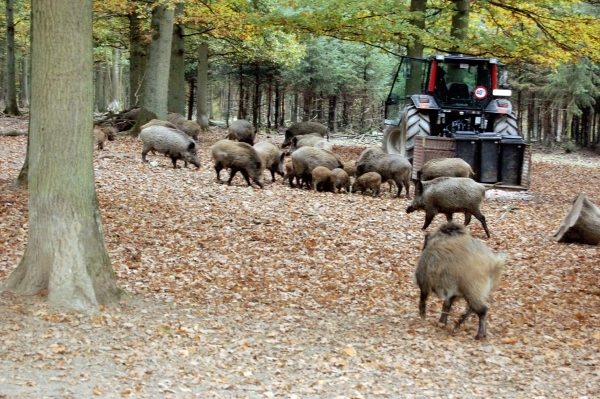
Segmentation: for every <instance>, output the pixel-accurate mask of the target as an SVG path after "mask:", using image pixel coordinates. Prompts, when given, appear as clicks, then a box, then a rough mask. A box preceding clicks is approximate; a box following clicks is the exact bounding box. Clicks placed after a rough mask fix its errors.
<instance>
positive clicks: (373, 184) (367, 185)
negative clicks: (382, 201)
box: [352, 172, 381, 197]
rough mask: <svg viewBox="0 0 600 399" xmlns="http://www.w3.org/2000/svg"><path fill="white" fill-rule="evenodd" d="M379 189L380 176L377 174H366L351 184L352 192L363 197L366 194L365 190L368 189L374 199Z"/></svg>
mask: <svg viewBox="0 0 600 399" xmlns="http://www.w3.org/2000/svg"><path fill="white" fill-rule="evenodd" d="M380 187H381V175H380V174H379V173H377V172H367V173H365V174H363V175H360V176H358V177H357V178H356V180H355V181H354V183H353V184H352V192H353V193H355V192H357V191H360V192H362V194H363V195H365V194H366V193H367V190H369V189H370V190H371V191H372V193H373V194H372V195H373V197H376V196H378V195H379V190H380Z"/></svg>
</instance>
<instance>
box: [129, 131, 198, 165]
mask: <svg viewBox="0 0 600 399" xmlns="http://www.w3.org/2000/svg"><path fill="white" fill-rule="evenodd" d="M138 140H139V141H141V142H142V143H143V144H144V148H143V149H142V161H144V162H148V161H147V160H146V154H148V152H150V151H157V152H160V153H162V154H165V155H167V156H169V157H171V161H172V162H173V167H174V168H177V160H179V159H181V160H183V161H184V163H185V166H186V167H187V163H188V162H190V163H192V164H193V165H195V166H196V167H197V168H198V169H199V168H200V159H198V155H197V150H198V149H197V147H196V142H195V141H194V140H192V139H191V138H190V137H188V136H186V135H185V134H183V133H182V132H179V131H176V130H174V129H170V128H168V127H164V126H157V125H153V126H149V127H147V128H145V129H143V130H142V131H141V132H140V134H139V136H138Z"/></svg>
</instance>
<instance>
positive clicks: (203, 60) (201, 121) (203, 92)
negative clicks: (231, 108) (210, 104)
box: [196, 41, 210, 132]
mask: <svg viewBox="0 0 600 399" xmlns="http://www.w3.org/2000/svg"><path fill="white" fill-rule="evenodd" d="M207 92H208V43H207V42H206V41H202V42H201V43H200V45H199V46H198V87H197V88H196V96H197V97H198V98H197V99H196V122H198V125H200V129H202V131H203V132H208V131H209V130H210V129H209V125H208V110H207V106H206V103H207V101H206V96H207Z"/></svg>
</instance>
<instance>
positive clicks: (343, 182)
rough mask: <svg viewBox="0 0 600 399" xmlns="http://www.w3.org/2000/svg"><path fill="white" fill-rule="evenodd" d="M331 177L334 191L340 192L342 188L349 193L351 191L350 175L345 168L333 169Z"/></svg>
mask: <svg viewBox="0 0 600 399" xmlns="http://www.w3.org/2000/svg"><path fill="white" fill-rule="evenodd" d="M329 179H330V180H331V186H332V187H331V188H332V190H333V192H334V193H335V192H337V193H340V192H342V189H343V190H344V191H345V192H347V193H349V192H350V176H348V173H346V171H345V170H344V169H341V168H335V169H333V170H332V171H331V173H330V175H329Z"/></svg>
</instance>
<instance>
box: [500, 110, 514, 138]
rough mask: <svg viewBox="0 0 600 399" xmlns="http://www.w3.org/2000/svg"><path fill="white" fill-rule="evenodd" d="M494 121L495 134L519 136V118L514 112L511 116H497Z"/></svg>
mask: <svg viewBox="0 0 600 399" xmlns="http://www.w3.org/2000/svg"><path fill="white" fill-rule="evenodd" d="M495 119H496V120H495V121H494V133H498V134H502V135H510V136H518V135H519V128H518V125H517V117H516V116H515V113H514V112H511V113H510V114H501V115H498V116H496V118H495Z"/></svg>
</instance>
